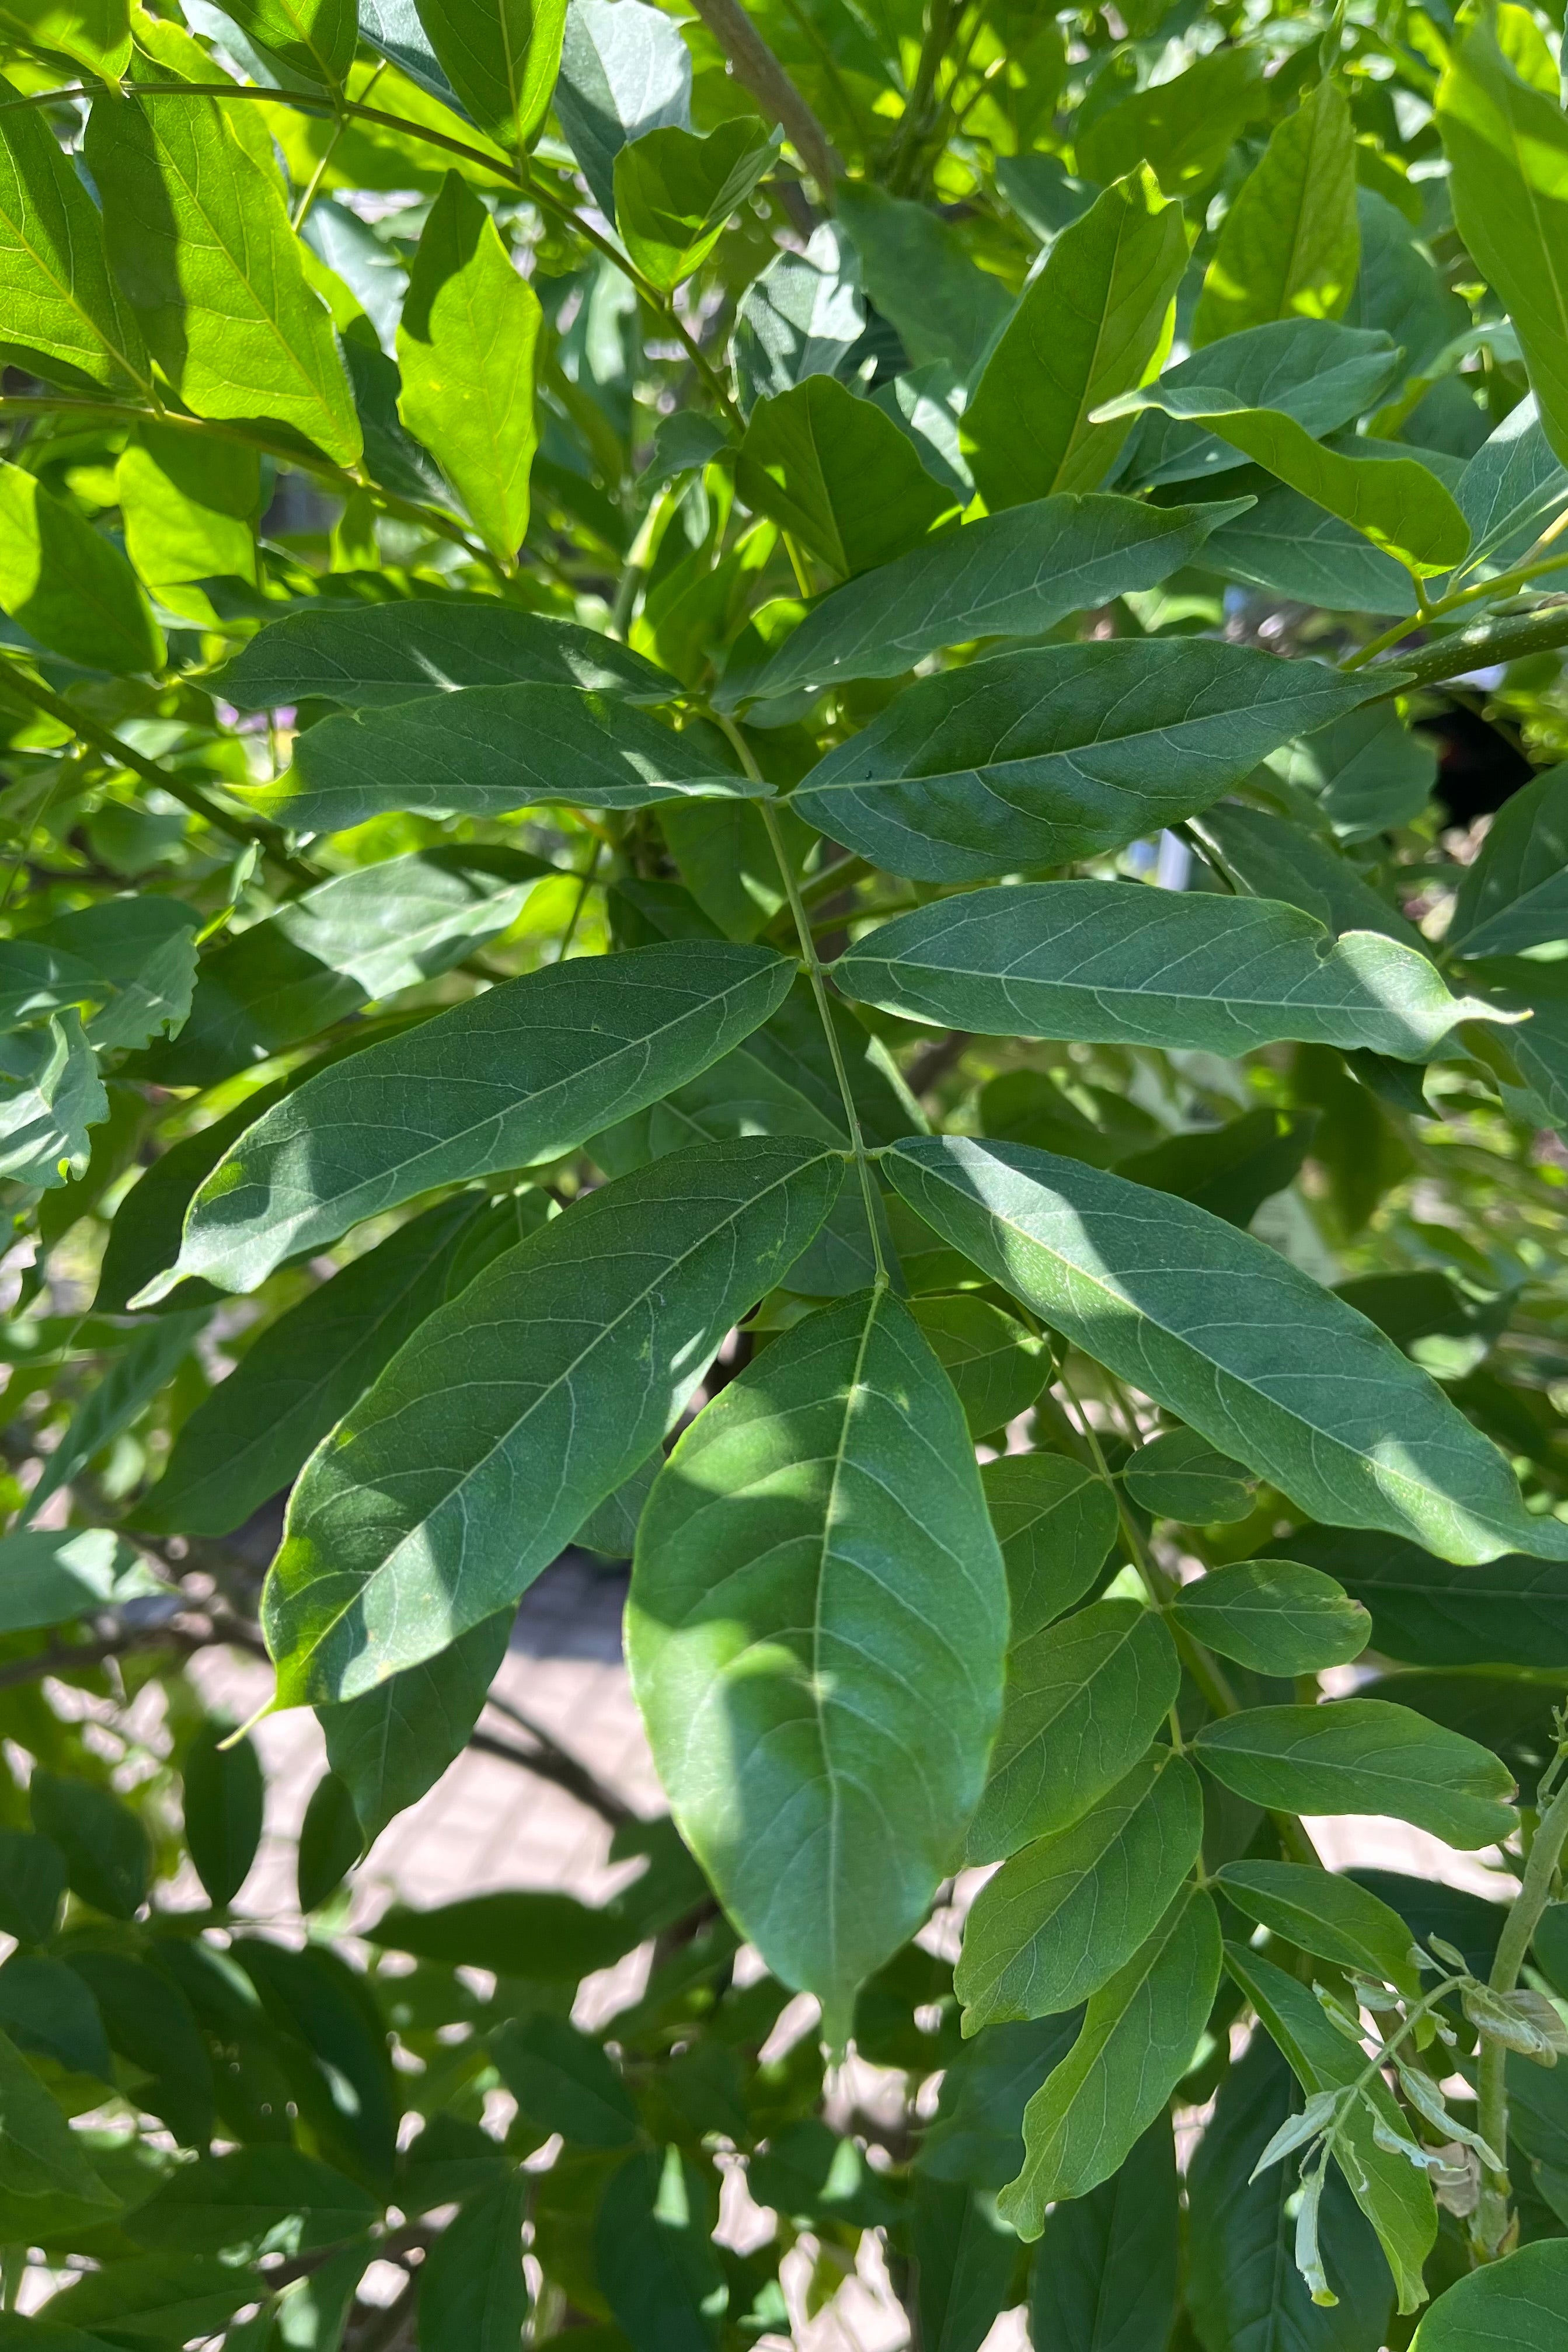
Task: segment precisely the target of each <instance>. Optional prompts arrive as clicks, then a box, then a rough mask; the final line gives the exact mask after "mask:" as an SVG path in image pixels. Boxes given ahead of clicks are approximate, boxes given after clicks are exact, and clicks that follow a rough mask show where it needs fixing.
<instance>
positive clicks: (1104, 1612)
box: [964, 1601, 1181, 1862]
mask: <svg viewBox="0 0 1568 2352" xmlns="http://www.w3.org/2000/svg"><path fill="white" fill-rule="evenodd" d="M1180 1679H1181V1675H1180V1668H1179V1667H1178V1665H1177V1663H1176V1653H1175V1650H1174V1648H1173V1644H1172V1642H1171V1637H1170V1635H1169V1633H1167V1632H1166V1631H1165V1628H1164V1626H1163V1624H1162V1623H1161V1622H1160V1620H1159V1618H1158V1617H1156V1616H1155V1614H1154V1613H1153V1612H1152V1610H1149V1609H1145V1608H1144V1607H1142V1604H1141V1603H1140V1602H1138V1601H1096V1602H1095V1603H1094V1604H1093V1606H1092V1607H1091V1608H1089V1609H1084V1610H1081V1611H1079V1613H1078V1614H1077V1615H1076V1616H1073V1617H1070V1618H1068V1620H1067V1622H1065V1623H1064V1624H1056V1625H1050V1626H1047V1627H1046V1628H1045V1629H1044V1630H1043V1631H1042V1632H1040V1633H1033V1634H1030V1635H1028V1636H1026V1638H1025V1639H1024V1640H1023V1641H1021V1642H1015V1643H1014V1645H1013V1647H1012V1648H1011V1649H1010V1650H1009V1652H1008V1654H1007V1685H1006V1691H1005V1697H1004V1702H1003V1712H1002V1728H1001V1730H1000V1731H999V1732H998V1733H997V1735H996V1745H995V1747H994V1749H993V1751H992V1756H991V1773H990V1778H989V1779H988V1780H987V1781H986V1784H985V1793H984V1796H983V1797H982V1798H981V1800H980V1802H979V1805H978V1807H977V1809H976V1811H975V1813H974V1818H973V1821H972V1822H970V1824H969V1834H968V1838H967V1841H966V1843H965V1847H964V1853H965V1858H966V1859H967V1860H968V1861H970V1862H998V1861H1001V1860H1002V1859H1003V1858H1004V1857H1005V1855H1007V1854H1011V1853H1016V1852H1017V1850H1018V1848H1019V1847H1020V1846H1022V1845H1024V1844H1026V1843H1027V1842H1028V1841H1029V1840H1031V1839H1033V1838H1039V1837H1047V1836H1050V1835H1051V1834H1053V1833H1054V1832H1059V1831H1061V1830H1064V1829H1069V1828H1070V1827H1071V1825H1072V1824H1073V1822H1076V1821H1079V1820H1080V1819H1081V1818H1082V1816H1083V1815H1084V1814H1085V1813H1086V1812H1088V1811H1089V1807H1090V1806H1091V1805H1093V1804H1094V1803H1095V1801H1097V1799H1099V1798H1100V1797H1102V1796H1104V1795H1105V1794H1106V1792H1107V1791H1108V1790H1110V1789H1113V1788H1114V1787H1115V1786H1116V1784H1117V1782H1118V1781H1119V1780H1122V1779H1123V1778H1124V1777H1125V1775H1126V1774H1127V1773H1128V1772H1129V1771H1130V1770H1131V1768H1132V1767H1133V1765H1134V1764H1136V1763H1137V1762H1138V1760H1139V1759H1140V1758H1141V1757H1142V1755H1143V1754H1144V1751H1145V1750H1146V1749H1147V1748H1148V1746H1149V1743H1150V1741H1151V1740H1152V1738H1153V1737H1154V1734H1155V1732H1156V1731H1157V1730H1158V1729H1159V1727H1160V1726H1161V1724H1162V1723H1163V1720H1164V1718H1165V1716H1166V1714H1167V1713H1168V1711H1169V1709H1170V1707H1171V1706H1172V1704H1173V1701H1174V1699H1175V1696H1176V1688H1177V1685H1178V1683H1179V1681H1180Z"/></svg>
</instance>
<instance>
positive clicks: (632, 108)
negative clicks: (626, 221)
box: [554, 0, 691, 223]
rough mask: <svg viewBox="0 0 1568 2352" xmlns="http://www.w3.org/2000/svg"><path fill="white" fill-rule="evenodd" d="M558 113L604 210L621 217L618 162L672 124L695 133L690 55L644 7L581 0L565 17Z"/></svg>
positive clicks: (621, 0)
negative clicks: (630, 146)
mask: <svg viewBox="0 0 1568 2352" xmlns="http://www.w3.org/2000/svg"><path fill="white" fill-rule="evenodd" d="M554 105H555V111H556V114H557V116H558V117H559V119H560V122H561V127H562V129H563V131H565V133H566V136H567V139H568V141H569V142H570V143H571V148H572V152H573V154H574V157H575V158H576V161H577V165H578V168H579V169H580V171H581V172H582V173H583V176H584V179H585V180H586V181H587V183H588V185H589V187H590V188H591V189H592V190H593V192H594V196H595V201H596V202H597V204H598V206H599V209H600V211H601V212H602V213H603V214H604V215H605V219H606V220H608V221H611V222H612V223H613V222H614V220H615V217H616V168H615V167H616V156H617V155H618V154H619V153H620V151H621V149H622V148H623V147H624V146H625V145H626V141H627V140H628V139H639V138H641V136H642V135H643V133H644V132H645V131H657V130H658V129H660V128H661V127H662V126H663V125H665V124H667V123H673V124H674V125H675V127H676V128H677V129H678V130H681V131H689V130H690V128H691V52H690V51H689V49H688V47H687V46H686V44H685V42H684V41H683V40H682V39H681V37H680V34H679V29H678V27H677V26H675V24H674V23H673V22H672V21H671V20H670V18H669V17H668V16H665V15H664V13H663V11H662V10H661V9H658V8H650V7H645V6H643V5H641V0H632V5H630V6H629V7H628V5H627V0H614V5H611V0H576V5H575V6H574V7H571V8H568V9H567V11H566V30H565V36H564V38H563V41H562V44H561V78H560V79H559V80H558V81H557V83H556V85H555V98H554Z"/></svg>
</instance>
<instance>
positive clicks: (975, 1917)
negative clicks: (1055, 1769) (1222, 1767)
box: [952, 1749, 1204, 2034]
mask: <svg viewBox="0 0 1568 2352" xmlns="http://www.w3.org/2000/svg"><path fill="white" fill-rule="evenodd" d="M1203 1820H1204V1808H1203V1791H1202V1789H1201V1787H1200V1785H1199V1782H1198V1778H1197V1775H1196V1773H1195V1772H1194V1770H1193V1768H1192V1766H1191V1765H1190V1764H1188V1763H1186V1762H1184V1760H1183V1759H1182V1758H1180V1757H1178V1756H1173V1755H1172V1754H1171V1752H1170V1750H1169V1749H1160V1750H1156V1752H1155V1753H1154V1754H1153V1755H1152V1756H1150V1757H1148V1758H1146V1759H1144V1761H1143V1762H1142V1764H1138V1765H1135V1766H1134V1767H1133V1769H1132V1770H1131V1772H1130V1773H1129V1774H1128V1775H1127V1777H1126V1779H1125V1780H1121V1781H1119V1782H1118V1783H1117V1785H1116V1787H1115V1788H1113V1789H1112V1790H1110V1794H1109V1795H1108V1796H1105V1797H1102V1798H1101V1799H1100V1802H1099V1803H1098V1804H1097V1805H1095V1806H1094V1807H1092V1808H1091V1810H1090V1811H1089V1812H1088V1813H1086V1814H1085V1816H1084V1817H1083V1819H1082V1820H1081V1821H1079V1822H1075V1823H1074V1825H1073V1826H1072V1828H1071V1829H1069V1830H1067V1831H1065V1832H1062V1833H1061V1834H1059V1835H1058V1836H1056V1837H1048V1838H1041V1839H1039V1840H1037V1842H1036V1843H1034V1844H1032V1845H1026V1846H1024V1847H1023V1848H1022V1849H1021V1850H1020V1851H1019V1852H1018V1853H1015V1854H1014V1855H1013V1856H1012V1858H1011V1859H1010V1860H1009V1861H1007V1862H1005V1863H1004V1864H1003V1865H1002V1867H1001V1869H1000V1870H999V1871H998V1872H997V1873H996V1875H995V1876H994V1878H989V1879H987V1880H986V1882H985V1885H984V1886H983V1887H982V1888H981V1890H980V1892H979V1894H978V1895H976V1896H975V1898H974V1901H973V1905H972V1906H971V1907H970V1911H969V1916H968V1917H967V1919H966V1920H965V1922H964V1927H963V1951H962V1952H961V1953H960V1955H959V1960H958V1966H957V1968H956V1969H955V1970H954V1971H953V1979H952V1986H953V1990H954V1991H955V1992H956V1993H957V1995H958V1998H959V2000H961V2001H962V2002H963V2031H964V2032H965V2034H971V2033H977V2032H980V2030H981V2028H982V2027H983V2026H989V2025H994V2024H997V2023H1001V2022H1004V2021H1006V2020H1007V2019H1010V2018H1028V2017H1049V2016H1051V2015H1052V2014H1053V2013H1055V2012H1057V2011H1062V2010H1068V2009H1075V2008H1076V2007H1077V2006H1078V2004H1079V2001H1080V2000H1087V1999H1088V1998H1089V1994H1090V1993H1093V1992H1098V1991H1099V1990H1100V1986H1101V1985H1102V1984H1104V1983H1105V1981H1106V1979H1107V1978H1109V1977H1110V1976H1112V1975H1114V1974H1115V1972H1116V1970H1117V1969H1120V1968H1121V1966H1122V1964H1123V1962H1124V1961H1126V1960H1129V1959H1131V1957H1132V1954H1133V1953H1134V1952H1135V1951H1136V1950H1137V1949H1138V1948H1139V1946H1140V1945H1141V1944H1142V1942H1143V1941H1144V1938H1145V1937H1147V1936H1149V1935H1150V1934H1151V1933H1152V1930H1153V1928H1154V1927H1156V1926H1157V1925H1158V1923H1159V1921H1160V1920H1161V1918H1162V1917H1163V1916H1164V1913H1165V1911H1166V1909H1167V1908H1168V1907H1169V1906H1170V1905H1171V1904H1172V1903H1173V1901H1174V1899H1175V1897H1176V1895H1177V1893H1178V1891H1179V1889H1180V1887H1181V1885H1182V1882H1183V1880H1184V1878H1185V1877H1186V1875H1187V1873H1188V1871H1189V1870H1190V1869H1191V1868H1192V1865H1193V1863H1194V1859H1195V1857H1196V1854H1197V1851H1198V1847H1199V1844H1200V1843H1201V1840H1202V1836H1203Z"/></svg>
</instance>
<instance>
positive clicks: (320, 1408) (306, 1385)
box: [135, 1192, 542, 1535]
mask: <svg viewBox="0 0 1568 2352" xmlns="http://www.w3.org/2000/svg"><path fill="white" fill-rule="evenodd" d="M525 1197H526V1198H528V1199H529V1200H533V1199H535V1198H537V1196H535V1195H528V1196H525ZM521 1205H522V1204H521V1202H520V1203H518V1204H516V1205H515V1206H514V1204H512V1203H510V1202H500V1203H498V1204H497V1205H496V1207H495V1208H494V1209H493V1210H489V1211H488V1212H487V1210H486V1204H485V1203H484V1202H483V1200H482V1197H481V1196H479V1195H478V1194H476V1193H472V1192H460V1193H458V1195H457V1197H456V1198H455V1199H453V1200H447V1201H442V1202H437V1206H436V1207H435V1208H433V1209H426V1212H425V1213H424V1215H423V1216H420V1217H416V1218H414V1219H412V1220H411V1221H410V1223H407V1224H405V1225H403V1226H400V1227H399V1229H398V1231H397V1232H396V1233H395V1234H390V1235H389V1236H388V1237H387V1239H386V1240H385V1241H384V1242H383V1243H382V1244H380V1246H379V1247H378V1248H376V1249H374V1250H367V1251H366V1253H365V1255H363V1257H359V1258H355V1259H354V1261H353V1264H352V1265H348V1266H345V1267H344V1269H343V1271H342V1273H341V1274H338V1275H335V1276H333V1277H332V1279H331V1282H328V1283H321V1284H320V1285H318V1286H317V1287H316V1288H315V1289H314V1290H311V1291H309V1292H308V1293H307V1294H306V1296H305V1297H303V1298H302V1299H301V1300H300V1303H299V1305H298V1306H296V1307H289V1309H288V1310H287V1312H286V1313H284V1314H282V1315H279V1317H278V1318H277V1320H276V1321H275V1322H273V1323H271V1324H269V1325H268V1328H267V1329H266V1330H265V1331H264V1332H263V1333H262V1335H261V1337H260V1339H258V1340H257V1341H256V1342H255V1343H254V1344H253V1345H252V1346H251V1347H249V1348H247V1350H246V1352H245V1354H244V1355H243V1356H242V1357H241V1358H240V1360H239V1362H238V1363H237V1365H236V1367H235V1369H234V1370H233V1371H232V1372H231V1373H230V1374H229V1376H228V1378H227V1379H226V1380H225V1381H219V1383H218V1385H217V1386H216V1388H215V1389H213V1390H211V1391H209V1393H208V1394H207V1395H206V1396H205V1397H204V1398H203V1399H202V1402H201V1403H200V1404H199V1405H198V1406H197V1407H196V1409H195V1412H194V1413H192V1414H191V1416H190V1417H189V1419H188V1420H186V1421H184V1422H182V1423H181V1424H180V1430H179V1434H178V1435H177V1437H176V1438H175V1440H174V1446H173V1449H172V1450H171V1453H170V1455H169V1459H168V1463H167V1465H166V1466H165V1468H164V1471H163V1476H162V1478H160V1479H159V1481H158V1483H157V1485H156V1486H154V1487H153V1490H152V1492H151V1493H150V1494H149V1495H147V1496H144V1497H143V1499H142V1502H140V1503H139V1504H138V1505H137V1507H136V1512H135V1524H136V1526H137V1527H138V1528H146V1529H148V1530H149V1531H150V1532H153V1533H156V1534H163V1533H166V1532H169V1531H171V1530H176V1531H178V1532H179V1533H180V1534H182V1535H226V1534H228V1532H229V1531H230V1529H231V1528H237V1527H239V1526H241V1525H242V1524H243V1523H244V1521H245V1520H247V1518H249V1517H250V1516H251V1514H252V1512H254V1511H258V1510H259V1509H260V1508H261V1506H262V1505H263V1504H264V1503H265V1502H267V1501H268V1499H269V1498H270V1497H271V1496H274V1495H276V1494H278V1493H279V1491H280V1490H281V1489H282V1488H283V1487H285V1486H289V1483H290V1482H291V1481H292V1479H293V1477H294V1476H295V1474H296V1473H297V1472H298V1470H299V1469H300V1465H301V1464H302V1463H303V1462H304V1460H305V1458H306V1456H307V1455H308V1454H310V1453H312V1452H313V1451H314V1449H315V1448H316V1446H318V1445H319V1444H321V1440H322V1438H324V1437H325V1436H326V1434H327V1432H328V1431H329V1430H330V1429H331V1427H332V1426H333V1424H334V1423H336V1422H339V1421H341V1420H342V1416H343V1414H344V1413H345V1412H347V1411H348V1410H349V1407H350V1406H351V1405H352V1404H353V1402H355V1400H356V1399H357V1398H359V1397H361V1396H363V1393H364V1391H365V1390H366V1389H367V1388H369V1387H370V1385H371V1383H372V1381H374V1380H377V1379H378V1378H379V1377H380V1375H381V1373H382V1372H383V1371H384V1370H385V1369H386V1366H387V1365H388V1364H389V1363H390V1362H391V1360H392V1359H393V1357H394V1356H395V1354H396V1353H397V1350H398V1349H399V1348H401V1347H402V1345H403V1343H404V1341H405V1339H408V1338H409V1336H410V1335H411V1334H412V1333H413V1332H415V1331H416V1330H417V1329H418V1328H419V1326H420V1324H421V1323H423V1322H424V1320H425V1318H426V1316H427V1315H430V1314H432V1313H434V1311H435V1309H436V1308H437V1307H440V1306H442V1305H444V1304H445V1303H446V1302H447V1300H448V1299H449V1298H453V1297H456V1296H457V1295H458V1292H459V1291H460V1290H461V1289H462V1288H463V1286H464V1285H465V1283H466V1282H467V1281H468V1280H469V1279H471V1278H472V1276H474V1275H475V1274H477V1273H478V1272H479V1267H480V1265H482V1264H483V1263H484V1258H485V1255H487V1253H488V1254H489V1255H495V1253H496V1252H497V1251H499V1250H500V1249H501V1248H504V1247H505V1246H507V1244H509V1243H510V1242H516V1241H521V1239H522V1236H523V1234H524V1233H525V1232H526V1231H527V1230H528V1226H529V1223H531V1222H534V1221H533V1220H530V1219H527V1218H524V1217H521V1216H520V1215H519V1214H518V1213H517V1210H518V1209H519V1208H521ZM540 1221H541V1222H542V1220H540Z"/></svg>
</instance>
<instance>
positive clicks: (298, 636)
mask: <svg viewBox="0 0 1568 2352" xmlns="http://www.w3.org/2000/svg"><path fill="white" fill-rule="evenodd" d="M637 4H638V0H616V5H617V6H620V7H626V6H628V5H633V6H635V5H637ZM213 683H214V685H215V686H216V688H217V690H218V692H219V693H221V694H222V695H223V696H224V697H225V698H226V700H227V701H229V702H233V703H237V705H238V707H239V708H240V709H241V710H257V709H277V708H278V707H279V705H280V704H282V703H295V702H304V701H306V700H321V701H325V702H341V703H342V704H343V705H344V706H345V708H347V709H350V710H369V709H378V708H380V707H381V706H383V705H384V704H388V703H399V702H417V701H419V700H420V699H421V698H425V697H427V696H429V695H430V694H431V693H433V692H434V691H436V690H437V689H443V688H454V687H461V686H578V687H586V688H590V689H591V690H593V691H595V692H597V693H601V694H625V695H626V696H628V697H629V698H632V699H633V700H641V701H644V702H662V701H664V700H665V699H666V698H667V697H668V696H669V695H671V694H673V693H674V692H675V690H676V688H675V681H674V679H673V678H668V677H665V675H664V673H663V672H662V670H657V669H655V667H654V666H653V664H652V663H651V662H647V661H644V659H643V657H642V656H641V655H640V654H634V653H633V652H632V650H631V648H630V646H623V645H620V644H618V643H617V642H616V639H615V638H614V637H605V636H601V635H598V634H597V632H596V631H595V630H593V629H584V628H582V627H580V626H579V625H577V623H576V622H574V621H559V620H553V619H550V618H547V617H546V616H545V615H544V614H541V613H525V612H521V611H520V610H519V609H518V608H517V606H515V605H512V604H500V603H499V602H498V601H497V599H496V598H495V597H493V596H454V597H451V598H443V599H442V600H441V601H440V602H439V603H436V602H434V601H430V600H426V599H421V598H419V597H411V598H410V599H409V600H408V601H407V602H406V603H405V602H404V601H402V600H401V599H399V600H395V601H394V602H393V603H391V604H331V603H329V602H328V601H327V600H326V599H325V598H321V599H316V598H312V599H309V600H307V601H305V602H304V603H302V604H300V605H298V606H297V607H296V608H295V609H294V611H292V612H290V613H288V614H285V615H284V617H283V619H282V620H280V621H270V622H268V625H266V627H265V628H261V629H258V631H257V633H256V635H255V636H253V637H252V638H251V640H250V642H249V644H248V645H247V646H244V647H243V648H242V649H241V651H240V652H239V653H238V654H237V655H236V656H235V658H234V659H233V661H231V662H228V663H226V665H225V667H223V668H222V669H221V670H220V671H219V672H218V674H217V676H216V678H215V679H214V681H213Z"/></svg>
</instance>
